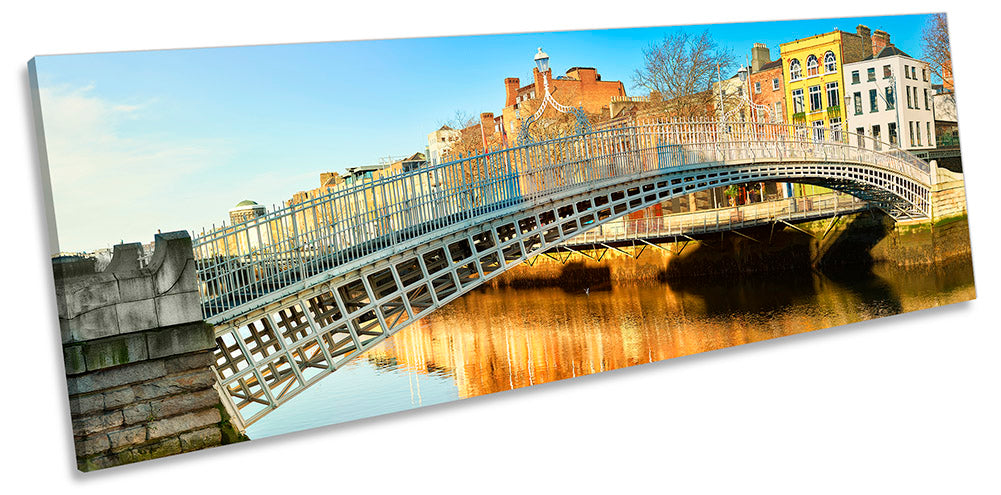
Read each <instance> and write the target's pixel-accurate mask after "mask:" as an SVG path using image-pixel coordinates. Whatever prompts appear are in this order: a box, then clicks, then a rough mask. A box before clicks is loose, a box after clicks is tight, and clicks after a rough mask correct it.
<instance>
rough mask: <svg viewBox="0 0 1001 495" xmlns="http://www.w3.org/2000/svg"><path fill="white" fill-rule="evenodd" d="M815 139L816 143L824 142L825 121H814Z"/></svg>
mask: <svg viewBox="0 0 1001 495" xmlns="http://www.w3.org/2000/svg"><path fill="white" fill-rule="evenodd" d="M813 139H814V140H815V141H823V140H824V121H823V120H814V121H813Z"/></svg>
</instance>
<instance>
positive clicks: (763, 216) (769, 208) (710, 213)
mask: <svg viewBox="0 0 1001 495" xmlns="http://www.w3.org/2000/svg"><path fill="white" fill-rule="evenodd" d="M869 208H870V205H869V204H868V203H866V202H865V201H862V200H860V199H858V198H855V197H853V196H851V195H848V194H842V193H837V192H831V193H825V194H813V195H809V196H800V197H792V198H783V199H776V200H771V201H763V202H760V203H752V204H745V205H738V206H730V207H725V208H714V209H711V210H699V211H692V212H685V213H673V214H667V215H657V216H652V217H646V218H629V219H623V220H620V221H616V222H610V223H605V224H602V225H599V226H597V227H595V228H593V229H591V230H588V231H587V232H584V233H582V234H580V235H578V236H576V237H574V238H572V239H570V240H568V241H567V242H566V244H567V245H571V246H586V245H590V244H603V243H614V242H621V241H631V240H641V239H658V238H665V237H672V236H687V235H693V234H703V233H714V232H720V231H724V230H734V229H739V228H746V227H750V226H756V225H767V224H770V223H772V222H780V221H784V222H796V221H803V220H812V219H818V218H826V217H832V216H837V215H845V214H848V213H854V212H857V211H863V210H866V209H869Z"/></svg>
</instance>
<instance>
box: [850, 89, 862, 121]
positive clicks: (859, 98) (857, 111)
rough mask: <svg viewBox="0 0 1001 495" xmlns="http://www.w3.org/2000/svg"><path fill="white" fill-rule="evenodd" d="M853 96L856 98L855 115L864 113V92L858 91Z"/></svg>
mask: <svg viewBox="0 0 1001 495" xmlns="http://www.w3.org/2000/svg"><path fill="white" fill-rule="evenodd" d="M852 97H853V98H854V99H855V115H862V113H863V112H862V92H861V91H856V92H855V93H854V94H853V95H852Z"/></svg>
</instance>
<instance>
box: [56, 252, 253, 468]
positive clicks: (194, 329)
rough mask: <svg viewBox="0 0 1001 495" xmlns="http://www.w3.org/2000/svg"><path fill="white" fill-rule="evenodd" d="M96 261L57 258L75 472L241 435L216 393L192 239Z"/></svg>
mask: <svg viewBox="0 0 1001 495" xmlns="http://www.w3.org/2000/svg"><path fill="white" fill-rule="evenodd" d="M141 253H142V246H140V245H139V244H138V243H134V244H122V245H118V246H115V249H114V256H113V257H112V260H111V263H110V264H109V265H108V266H107V267H106V268H105V269H104V270H103V271H100V272H98V271H95V261H94V260H93V259H91V258H81V257H65V258H56V259H54V260H53V262H52V264H53V272H54V275H55V285H56V301H57V304H58V307H59V308H58V309H59V328H60V333H61V337H62V343H63V356H64V359H65V365H66V383H67V388H68V392H69V403H70V415H71V417H72V424H73V439H74V443H75V447H76V456H77V467H78V468H79V469H80V470H82V471H90V470H94V469H101V468H105V467H111V466H117V465H120V464H127V463H131V462H136V461H141V460H146V459H153V458H158V457H164V456H168V455H172V454H177V453H180V452H187V451H192V450H198V449H203V448H206V447H212V446H216V445H221V444H224V443H229V442H231V441H235V440H239V439H242V436H241V435H239V434H238V433H236V432H235V430H233V429H232V427H230V426H229V422H228V418H229V415H228V414H227V413H226V411H225V409H224V408H223V406H222V402H221V400H220V395H219V392H218V391H217V390H216V389H215V388H213V386H214V385H215V384H216V378H215V374H214V372H213V371H212V369H211V366H212V364H213V350H214V349H215V347H216V343H215V340H214V335H213V331H212V328H211V327H210V326H209V325H207V324H205V323H204V322H203V321H202V314H201V304H200V301H199V297H198V288H197V285H196V284H197V282H196V277H195V261H194V256H193V254H192V249H191V239H190V238H189V237H188V234H187V233H186V232H172V233H167V234H162V235H157V236H156V242H155V249H154V252H153V256H152V258H151V259H150V262H149V264H148V265H147V266H145V267H142V266H141V265H140V255H141Z"/></svg>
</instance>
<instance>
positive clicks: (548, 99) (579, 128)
mask: <svg viewBox="0 0 1001 495" xmlns="http://www.w3.org/2000/svg"><path fill="white" fill-rule="evenodd" d="M534 60H535V66H536V68H538V69H539V72H540V73H541V74H542V87H543V95H542V103H541V104H540V105H539V109H538V110H536V111H535V113H534V114H533V115H532V116H531V117H529V118H528V119H526V120H524V121H522V123H521V131H519V132H518V142H519V144H531V143H532V142H534V140H533V139H532V138H531V137H530V136H529V134H528V128H529V127H530V126H531V125H532V124H533V123H534V122H535V121H537V120H539V119H540V118H542V113H543V112H545V110H546V107H547V106H551V107H553V108H555V109H556V111H558V112H560V113H569V114H573V115H574V116H575V117H577V123H576V124H577V125H576V129H575V132H576V133H577V134H583V133H585V132H589V131H590V130H591V122H590V121H589V120H587V116H586V115H584V109H583V107H571V106H569V105H562V104H560V102H558V101H556V99H555V98H553V95H552V93H550V92H549V78H548V77H546V75H547V73H548V72H549V55H548V54H546V52H544V51H542V47H541V46H540V47H539V51H538V53H536V54H535V58H534Z"/></svg>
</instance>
